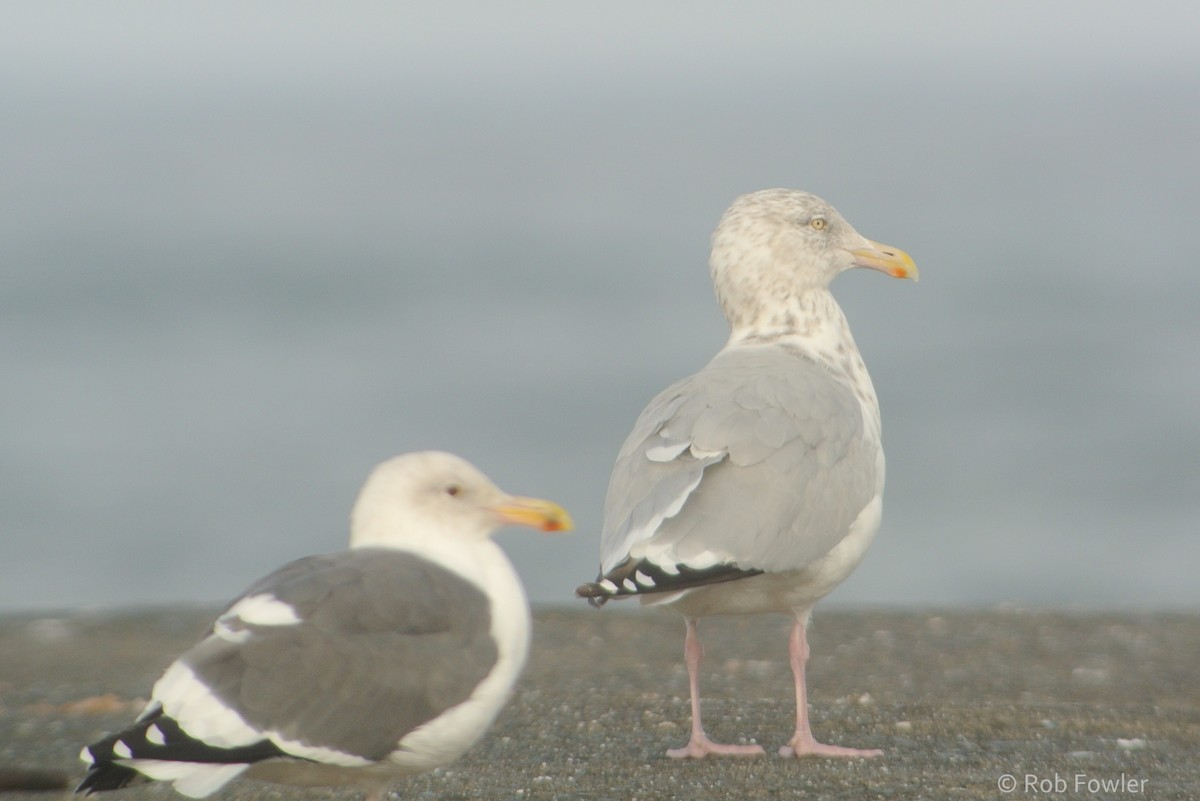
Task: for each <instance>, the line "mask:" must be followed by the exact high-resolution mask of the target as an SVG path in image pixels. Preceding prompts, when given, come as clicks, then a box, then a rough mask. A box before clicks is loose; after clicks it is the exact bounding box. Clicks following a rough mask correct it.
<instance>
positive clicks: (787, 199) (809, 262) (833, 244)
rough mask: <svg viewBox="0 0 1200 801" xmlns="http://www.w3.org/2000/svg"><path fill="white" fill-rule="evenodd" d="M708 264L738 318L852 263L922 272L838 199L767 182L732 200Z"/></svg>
mask: <svg viewBox="0 0 1200 801" xmlns="http://www.w3.org/2000/svg"><path fill="white" fill-rule="evenodd" d="M709 265H710V267H711V269H712V278H713V285H714V287H715V288H716V292H717V298H718V299H719V300H720V302H721V307H722V309H723V310H724V311H725V316H726V317H727V318H728V319H729V321H730V323H731V324H734V325H737V324H738V323H739V321H741V320H744V319H746V318H747V317H755V316H758V314H759V313H760V311H761V306H762V304H763V303H764V302H766V303H770V302H772V301H774V300H778V299H785V298H788V297H794V296H796V295H797V294H799V293H801V292H803V291H805V290H808V289H814V288H825V287H828V286H829V283H830V282H831V281H832V280H833V278H834V276H836V275H837V274H838V273H840V272H842V271H844V270H848V269H850V268H851V267H868V268H871V269H874V270H879V271H881V272H884V273H887V274H888V275H891V276H893V277H895V278H911V279H913V280H914V281H915V280H916V279H917V267H916V265H915V264H914V263H913V260H912V258H911V257H910V256H909V255H908V254H907V253H905V252H904V251H902V250H899V249H898V248H893V247H889V246H888V245H881V244H879V243H878V242H872V241H871V240H869V239H867V238H866V237H864V236H862V235H861V234H859V233H858V232H857V231H855V230H854V228H853V226H851V225H850V223H848V222H846V219H845V218H844V217H842V215H841V214H839V213H838V212H837V209H835V208H833V206H831V205H829V204H828V203H826V202H825V201H824V200H822V199H821V198H819V197H817V196H816V195H812V194H809V193H808V192H801V191H799V190H795V189H764V190H762V191H759V192H752V193H750V194H748V195H742V196H741V197H739V198H737V199H736V200H734V202H733V204H732V205H730V207H729V208H728V209H727V210H726V211H725V214H724V216H722V217H721V221H720V223H719V224H718V225H717V229H716V231H714V232H713V237H712V256H711V258H710V260H709Z"/></svg>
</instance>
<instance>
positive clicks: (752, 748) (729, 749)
mask: <svg viewBox="0 0 1200 801" xmlns="http://www.w3.org/2000/svg"><path fill="white" fill-rule="evenodd" d="M765 753H766V751H764V750H763V749H762V746H761V745H727V744H724V743H714V742H713V741H712V740H710V739H708V737H706V736H705V735H704V734H699V735H696V734H692V739H691V740H690V741H689V742H688V744H687V745H685V746H684V747H683V748H672V749H671V750H669V751H667V756H669V757H671V759H704V758H705V757H706V756H738V757H754V756H762V755H763V754H765Z"/></svg>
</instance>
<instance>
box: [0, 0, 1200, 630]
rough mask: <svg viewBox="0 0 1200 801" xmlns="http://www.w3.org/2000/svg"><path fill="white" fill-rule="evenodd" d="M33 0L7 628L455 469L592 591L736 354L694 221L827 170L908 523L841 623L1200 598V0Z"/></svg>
mask: <svg viewBox="0 0 1200 801" xmlns="http://www.w3.org/2000/svg"><path fill="white" fill-rule="evenodd" d="M576 5H577V4H564V5H563V6H561V7H559V6H552V5H549V4H546V5H535V4H522V3H516V4H501V6H503V7H502V8H501V7H500V6H496V7H493V6H492V5H487V4H479V5H476V6H472V5H469V4H468V5H465V6H464V5H461V4H453V7H451V4H446V5H445V6H438V5H434V4H400V5H397V6H389V5H384V4H368V3H343V4H339V5H337V7H336V8H335V7H332V6H317V5H314V6H300V5H298V4H279V5H275V4H268V3H259V4H253V5H246V4H239V3H229V4H220V3H216V4H214V3H206V4H158V3H146V4H138V3H126V4H121V5H119V6H117V5H115V4H105V5H103V6H97V5H90V6H69V7H68V6H65V5H64V6H60V5H58V4H54V3H41V4H29V5H25V6H10V7H8V8H6V10H5V16H6V17H7V18H8V20H7V21H6V23H5V24H4V25H2V26H0V108H2V110H0V176H2V177H0V203H2V204H3V205H2V207H0V283H2V290H0V366H2V368H3V376H4V378H3V392H2V394H0V610H14V609H31V608H59V607H67V606H110V605H127V604H141V603H161V602H180V601H182V602H192V601H212V600H220V599H224V598H227V597H229V596H231V595H232V594H234V593H236V592H237V591H239V590H240V589H241V588H242V587H244V586H245V585H246V584H247V583H249V582H250V581H251V580H253V579H254V578H256V577H257V576H259V575H261V574H262V573H264V572H266V571H267V570H270V569H272V568H273V567H275V566H276V565H278V564H280V563H282V562H284V561H287V560H290V559H292V558H294V557H297V556H300V555H303V554H306V553H312V552H318V551H328V550H334V549H337V548H339V547H341V546H342V545H343V544H344V541H345V536H346V521H347V513H348V510H349V507H350V504H351V502H352V500H353V497H354V494H355V493H356V491H357V489H358V487H359V485H360V483H361V481H362V480H363V478H364V477H365V476H366V474H367V472H368V470H369V469H370V468H371V466H372V465H374V464H375V463H376V462H378V461H380V460H382V459H384V458H386V457H388V456H391V455H393V454H395V453H399V452H402V451H407V450H413V449H417V448H429V447H436V448H442V449H447V450H452V451H455V452H458V453H460V454H462V455H464V456H466V457H468V458H469V459H471V460H472V461H474V462H475V463H476V464H478V465H479V466H480V467H481V468H483V469H484V470H485V471H486V472H487V473H489V474H490V475H491V476H492V477H493V478H495V479H496V480H497V482H498V483H500V484H501V486H503V487H505V488H507V489H509V490H510V491H513V492H519V493H522V494H536V495H542V496H545V497H550V498H554V499H555V500H558V501H560V502H561V503H563V504H564V505H566V506H567V507H568V508H569V509H570V510H571V511H572V512H573V514H574V515H575V518H576V521H577V524H578V531H577V532H576V533H574V534H572V535H570V536H567V537H555V538H543V537H541V536H540V535H536V534H529V533H525V532H518V531H512V532H506V533H504V534H502V535H500V539H501V541H502V544H503V545H504V547H505V548H506V549H507V550H508V551H509V553H510V554H511V555H512V556H513V559H514V561H515V562H516V564H517V566H518V569H519V571H520V573H521V575H522V577H523V578H524V580H525V582H526V584H527V586H528V588H529V591H530V595H531V597H532V598H533V599H534V600H536V601H563V602H569V601H570V596H571V589H572V588H573V587H574V586H575V584H577V583H578V582H580V581H582V580H586V579H589V578H591V576H592V575H593V573H594V569H595V564H596V559H597V553H596V552H597V547H598V536H599V534H598V532H599V526H600V521H601V511H602V501H603V495H604V490H605V485H606V482H607V476H608V470H609V467H610V466H611V462H612V459H613V457H614V455H615V453H616V450H617V448H618V446H619V445H620V443H621V440H622V439H623V438H624V436H625V434H626V432H627V431H628V429H629V427H630V425H631V424H632V422H633V419H634V418H635V416H636V415H637V413H638V412H639V411H640V410H641V408H642V406H643V405H644V404H645V402H646V401H647V400H649V398H650V397H652V396H653V395H654V394H655V393H656V392H657V391H658V390H659V389H660V388H662V387H663V386H665V385H666V384H667V383H669V382H670V381H673V380H675V379H677V378H679V377H681V376H683V375H685V374H687V373H688V372H691V371H693V370H695V369H696V368H698V367H700V366H701V365H702V364H704V362H705V361H707V359H708V358H709V357H710V356H711V355H712V354H713V353H714V352H715V351H716V349H717V348H719V347H720V345H721V344H722V342H723V340H724V336H725V328H724V323H723V321H722V319H721V317H720V313H719V311H718V309H717V307H716V303H715V301H714V300H713V297H712V292H711V288H710V286H709V283H708V276H707V268H706V257H707V245H708V236H709V234H710V232H711V230H712V227H713V225H714V224H715V222H716V220H717V218H718V217H719V215H720V213H721V211H722V210H723V209H724V207H725V206H726V205H727V204H728V202H729V201H730V200H731V199H732V198H733V197H734V196H735V195H737V194H740V193H742V192H745V191H750V190H754V189H759V188H764V187H768V186H793V187H798V188H803V189H807V190H809V191H813V192H816V193H817V194H820V195H822V196H824V197H825V198H826V199H828V200H830V201H831V202H833V203H834V204H835V205H836V206H837V207H838V208H839V209H840V210H841V211H842V212H843V213H844V214H845V215H846V217H847V218H849V219H850V221H851V222H852V223H853V224H854V225H855V226H856V227H857V228H858V230H859V231H860V232H862V233H863V234H865V235H866V236H868V237H871V238H873V239H877V240H880V241H883V242H887V243H889V244H893V245H896V246H899V247H903V248H905V249H906V250H908V251H909V252H910V253H911V254H912V255H913V256H914V258H915V259H916V260H917V263H918V265H919V266H920V269H921V275H922V280H921V282H920V283H919V284H915V285H914V284H911V283H908V282H898V281H891V280H889V279H887V278H886V277H884V276H882V275H880V274H877V273H870V274H866V273H854V274H849V275H845V276H842V277H841V278H839V279H838V281H837V283H836V284H835V292H836V294H837V296H838V298H839V299H840V301H841V303H842V305H843V307H844V308H845V310H846V313H847V315H848V317H849V318H850V321H851V324H852V326H853V330H854V333H855V336H856V338H857V341H858V344H859V347H860V349H861V350H862V351H863V354H864V356H865V358H866V360H867V364H868V366H869V368H870V370H871V373H872V376H873V378H874V381H875V384H876V388H877V390H878V392H879V395H880V398H881V403H882V408H883V416H884V436H885V446H886V448H887V453H888V490H887V500H886V507H885V515H884V524H883V528H882V530H881V532H880V536H879V539H878V540H877V542H876V544H875V546H874V547H873V549H872V551H871V552H870V554H869V555H868V558H867V560H866V562H865V563H864V564H863V566H862V567H861V568H860V570H859V571H858V572H857V573H856V574H855V575H854V576H853V577H852V578H851V579H850V580H849V581H847V582H846V584H845V585H844V586H843V587H841V588H840V589H839V590H838V591H837V592H836V593H835V594H834V595H833V596H832V597H831V602H838V603H846V604H864V603H870V604H968V605H979V604H994V603H999V602H1015V603H1030V604H1043V603H1045V604H1057V605H1084V606H1127V605H1134V606H1158V607H1164V606H1165V607H1193V608H1194V606H1195V605H1196V604H1197V603H1198V602H1200V583H1198V582H1197V581H1196V578H1195V575H1196V569H1197V566H1198V565H1200V540H1198V538H1197V537H1196V528H1197V523H1198V522H1200V480H1198V477H1200V470H1198V468H1200V415H1198V412H1197V409H1198V407H1200V357H1198V356H1197V352H1196V351H1197V348H1196V346H1197V343H1200V314H1198V313H1197V299H1198V298H1200V270H1198V269H1197V266H1196V262H1197V246H1196V242H1195V239H1196V229H1197V225H1198V222H1197V221H1198V220H1200V193H1198V191H1197V186H1198V180H1197V179H1198V178H1200V55H1197V53H1198V51H1197V48H1196V47H1195V46H1194V45H1195V42H1194V34H1195V31H1196V30H1197V29H1200V12H1197V11H1195V10H1192V7H1191V6H1190V5H1189V4H1183V3H1181V4H1170V3H1157V2H1151V3H1142V4H1139V5H1138V6H1137V8H1132V7H1129V6H1128V5H1127V4H1116V3H1114V4H1103V3H1077V4H1072V3H1063V2H1058V3H1053V2H1052V3H1038V4H1036V5H1033V4H1021V3H1013V4H995V7H994V8H984V9H979V8H973V7H971V6H970V5H969V4H958V3H949V2H945V3H937V2H934V3H915V4H888V3H882V2H880V3H865V2H864V3H850V4H838V5H836V6H818V5H816V4H793V5H786V6H785V5H783V4H753V3H751V4H738V6H737V8H738V10H737V11H734V10H732V6H731V7H730V8H728V9H727V8H726V7H725V6H721V5H716V4H713V5H697V4H692V3H681V2H680V3H664V4H649V5H646V4H642V3H636V4H635V3H628V4H623V3H609V4H603V6H600V5H597V6H595V7H594V8H592V9H591V10H585V9H581V8H577V7H575V6H576Z"/></svg>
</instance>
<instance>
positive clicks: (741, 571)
mask: <svg viewBox="0 0 1200 801" xmlns="http://www.w3.org/2000/svg"><path fill="white" fill-rule="evenodd" d="M762 572H763V571H762V570H758V569H756V568H749V569H747V568H741V567H738V566H737V565H734V564H729V563H723V564H717V565H713V566H711V567H703V568H694V567H689V566H687V565H684V564H679V565H674V566H673V568H672V569H671V570H670V571H668V570H667V569H666V568H663V567H662V566H660V565H657V564H655V563H653V562H650V561H647V560H639V561H636V562H635V561H634V560H633V559H626V560H625V561H624V562H622V563H621V564H619V565H617V566H616V567H614V568H613V569H612V570H610V571H608V572H607V573H601V574H600V575H598V576H596V580H595V581H593V582H588V583H587V584H580V585H579V586H578V587H576V588H575V595H576V596H578V597H580V598H586V599H587V601H588V603H590V604H591V605H592V606H603V605H604V603H605V602H606V601H608V600H609V599H612V598H628V597H630V596H633V595H653V594H658V593H670V592H680V591H682V590H689V589H693V588H695V587H703V586H705V585H706V584H721V583H724V582H726V581H736V580H738V579H744V578H751V577H752V576H757V575H759V574H761V573H762Z"/></svg>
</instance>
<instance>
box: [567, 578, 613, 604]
mask: <svg viewBox="0 0 1200 801" xmlns="http://www.w3.org/2000/svg"><path fill="white" fill-rule="evenodd" d="M575 597H576V598H583V599H585V600H586V601H587V602H588V604H590V605H591V606H594V607H596V608H597V609H599V608H600V607H602V606H604V604H606V603H608V595H607V594H606V593H605V592H604V588H603V587H601V586H600V585H599V584H598V583H597V582H594V581H589V582H588V583H587V584H580V585H579V586H578V587H576V588H575Z"/></svg>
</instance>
